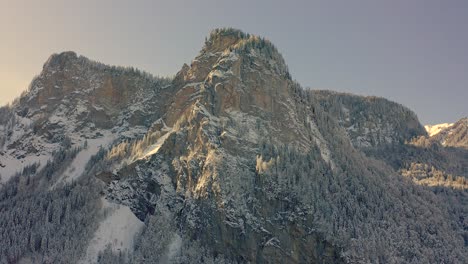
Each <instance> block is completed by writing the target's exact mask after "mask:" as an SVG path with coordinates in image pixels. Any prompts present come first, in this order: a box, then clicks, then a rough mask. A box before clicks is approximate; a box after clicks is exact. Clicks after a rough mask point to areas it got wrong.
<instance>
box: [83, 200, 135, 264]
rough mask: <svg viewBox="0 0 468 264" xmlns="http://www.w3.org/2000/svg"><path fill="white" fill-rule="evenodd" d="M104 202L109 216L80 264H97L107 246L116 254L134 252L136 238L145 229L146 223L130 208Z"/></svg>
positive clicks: (101, 224) (95, 235) (101, 225)
mask: <svg viewBox="0 0 468 264" xmlns="http://www.w3.org/2000/svg"><path fill="white" fill-rule="evenodd" d="M102 202H103V210H108V211H109V214H108V216H107V218H105V219H104V221H102V222H101V223H100V224H99V227H98V229H97V230H96V232H95V233H94V237H93V239H91V241H90V243H89V245H88V249H87V250H86V256H85V257H84V259H82V260H81V261H80V263H96V262H97V257H98V254H99V252H100V251H103V250H104V249H105V248H106V246H107V245H110V246H111V249H112V251H114V252H119V251H120V252H124V251H126V252H132V251H133V247H134V240H135V237H136V236H137V235H138V234H139V233H140V231H141V230H142V228H143V227H144V223H143V222H141V221H140V220H139V219H138V218H137V217H136V216H135V215H134V214H133V213H132V211H131V210H130V208H129V207H127V206H123V205H118V204H114V203H110V202H108V201H107V200H104V199H103V200H102Z"/></svg>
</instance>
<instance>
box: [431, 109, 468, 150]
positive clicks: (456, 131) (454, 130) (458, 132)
mask: <svg viewBox="0 0 468 264" xmlns="http://www.w3.org/2000/svg"><path fill="white" fill-rule="evenodd" d="M425 127H426V130H427V131H428V133H429V136H430V139H431V140H433V141H437V142H439V143H440V144H441V145H443V146H447V147H460V148H466V149H468V117H464V118H462V119H460V120H458V121H457V122H455V123H451V124H448V123H445V124H439V125H434V126H425Z"/></svg>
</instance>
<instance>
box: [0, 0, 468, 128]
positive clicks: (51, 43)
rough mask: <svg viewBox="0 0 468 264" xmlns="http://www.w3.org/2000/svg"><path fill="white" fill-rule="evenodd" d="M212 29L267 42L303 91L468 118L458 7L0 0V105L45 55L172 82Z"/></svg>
mask: <svg viewBox="0 0 468 264" xmlns="http://www.w3.org/2000/svg"><path fill="white" fill-rule="evenodd" d="M219 27H234V28H238V29H241V30H243V31H245V32H248V33H252V34H256V35H260V36H263V37H265V38H267V39H269V40H271V41H272V42H273V43H274V44H275V46H276V47H277V48H278V49H279V51H280V52H281V53H282V54H283V56H284V58H285V60H286V62H287V64H288V66H289V70H290V72H291V75H292V77H293V78H294V79H296V80H297V81H298V82H299V83H301V84H302V86H304V87H308V88H311V89H330V90H336V91H342V92H348V93H355V94H359V95H375V96H381V97H385V98H388V99H390V100H393V101H396V102H398V103H401V104H403V105H405V106H408V107H409V108H411V109H412V110H413V111H415V112H416V114H417V115H418V117H419V119H420V121H421V122H422V123H423V124H436V123H445V122H454V121H456V120H458V119H460V118H461V117H464V116H468V103H467V101H468V1H466V0H443V1H440V0H411V1H408V0H392V1H376V0H354V1H349V0H342V1H338V0H323V1H322V0H321V1H313V0H307V1H294V0H288V1H284V0H270V1H254V0H250V1H245V0H236V1H233V0H231V1H220V0H218V1H215V0H199V1H194V0H190V1H178V0H172V1H156V0H153V1H140V0H134V1H130V0H129V1H121V0H100V1H95V0H75V1H67V0H41V1H39V0H37V1H35V0H30V1H24V0H9V1H8V0H0V105H3V104H6V103H8V102H10V101H12V100H13V99H14V98H15V97H17V96H18V95H19V94H20V93H21V92H22V91H24V90H26V89H27V87H28V85H29V83H30V81H31V80H32V78H33V77H34V76H35V75H38V74H39V73H40V71H41V69H42V65H43V64H44V62H45V61H46V60H47V58H48V57H49V56H50V55H51V54H53V53H58V52H62V51H68V50H72V51H75V52H77V53H78V54H80V55H83V56H86V57H88V58H90V59H93V60H97V61H100V62H103V63H106V64H112V65H122V66H134V67H137V68H139V69H142V70H145V71H148V72H150V73H152V74H155V75H160V76H173V75H174V74H175V73H176V72H177V71H178V70H179V69H180V68H181V66H182V65H183V64H184V63H190V61H191V60H192V59H193V58H194V57H195V56H196V55H197V54H198V52H199V50H200V49H201V47H202V45H203V43H204V39H205V36H207V35H208V34H209V32H210V31H211V30H212V29H214V28H219Z"/></svg>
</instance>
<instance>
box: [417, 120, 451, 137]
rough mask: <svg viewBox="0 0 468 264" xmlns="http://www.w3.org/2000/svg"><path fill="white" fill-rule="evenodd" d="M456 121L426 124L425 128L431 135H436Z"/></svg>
mask: <svg viewBox="0 0 468 264" xmlns="http://www.w3.org/2000/svg"><path fill="white" fill-rule="evenodd" d="M454 124H455V123H443V124H437V125H425V126H424V128H425V129H426V131H427V133H428V134H429V136H430V137H432V136H435V135H436V134H438V133H439V132H440V131H442V130H444V129H446V128H449V127H451V126H453V125H454Z"/></svg>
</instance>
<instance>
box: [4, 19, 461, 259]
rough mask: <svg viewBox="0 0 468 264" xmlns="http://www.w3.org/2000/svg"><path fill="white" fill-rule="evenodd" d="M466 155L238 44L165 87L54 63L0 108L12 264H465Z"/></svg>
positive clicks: (395, 110)
mask: <svg viewBox="0 0 468 264" xmlns="http://www.w3.org/2000/svg"><path fill="white" fill-rule="evenodd" d="M155 63H157V62H155ZM431 131H432V130H431ZM467 139H468V137H467V119H466V118H464V119H461V120H460V121H459V122H457V123H456V124H454V125H450V126H447V127H446V128H443V129H441V130H440V132H438V133H436V134H432V133H430V134H428V132H426V130H425V128H424V127H423V126H422V125H421V124H420V122H419V121H418V118H417V116H416V115H415V114H414V113H413V112H412V111H411V110H409V109H408V108H406V107H404V106H402V105H399V104H397V103H394V102H390V101H388V100H386V99H383V98H377V97H361V96H356V95H351V94H342V93H337V92H332V91H316V90H309V89H304V88H302V87H301V85H300V84H299V83H297V82H296V81H294V80H293V79H292V77H291V74H290V72H289V70H288V67H287V65H286V63H285V61H284V59H283V57H282V56H281V54H280V53H279V52H278V50H277V49H276V48H275V46H274V45H273V44H272V43H270V42H269V41H268V40H266V39H264V38H261V37H258V36H255V35H250V34H247V33H244V32H242V31H239V30H235V29H231V28H224V29H216V30H214V31H212V32H211V34H210V35H209V37H208V38H207V39H206V42H205V44H204V46H203V47H202V49H201V51H200V53H199V54H198V55H197V56H196V57H195V59H194V60H193V61H192V62H191V63H190V65H187V64H184V65H183V66H182V69H181V70H180V71H179V72H178V73H177V74H175V76H174V77H171V78H160V77H155V76H153V75H151V74H148V73H145V72H141V71H139V70H137V69H134V68H123V67H113V66H107V65H105V64H101V63H98V62H94V61H91V60H89V59H87V58H85V57H82V56H78V55H77V54H75V53H74V52H64V53H61V54H54V55H52V56H51V57H50V58H49V59H48V61H47V62H46V63H45V64H44V67H43V69H42V72H41V73H40V74H39V75H38V76H37V77H35V78H34V80H33V81H32V83H31V85H30V87H29V89H28V90H27V91H26V92H25V93H24V94H23V95H21V96H20V97H19V98H18V99H17V100H15V101H14V102H13V103H12V104H10V105H8V106H5V107H3V108H0V175H1V176H0V263H468V196H467V195H468V193H467V190H468V183H467V180H466V177H468V148H467V146H468V145H467Z"/></svg>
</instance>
